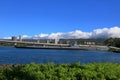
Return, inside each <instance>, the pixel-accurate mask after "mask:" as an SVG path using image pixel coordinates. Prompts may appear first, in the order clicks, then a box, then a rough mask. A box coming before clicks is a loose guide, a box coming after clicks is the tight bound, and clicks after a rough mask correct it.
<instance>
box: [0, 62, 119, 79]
mask: <svg viewBox="0 0 120 80" xmlns="http://www.w3.org/2000/svg"><path fill="white" fill-rule="evenodd" d="M0 80H120V64H118V63H89V64H82V65H80V63H79V62H78V63H75V64H54V63H48V64H35V63H31V64H25V65H3V66H0Z"/></svg>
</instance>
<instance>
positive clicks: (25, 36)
mask: <svg viewBox="0 0 120 80" xmlns="http://www.w3.org/2000/svg"><path fill="white" fill-rule="evenodd" d="M30 38H31V36H28V35H22V39H30ZM18 39H19V37H18Z"/></svg>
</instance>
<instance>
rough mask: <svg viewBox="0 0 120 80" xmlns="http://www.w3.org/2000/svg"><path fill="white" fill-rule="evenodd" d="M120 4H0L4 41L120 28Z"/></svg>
mask: <svg viewBox="0 0 120 80" xmlns="http://www.w3.org/2000/svg"><path fill="white" fill-rule="evenodd" d="M119 4H120V0H0V38H3V37H7V36H13V35H17V36H18V35H20V34H21V35H29V36H34V35H38V34H40V33H46V34H51V33H53V32H54V33H57V32H63V33H66V32H70V31H75V30H81V31H83V32H92V31H93V30H95V29H102V28H111V27H114V26H118V27H119V26H120V5H119Z"/></svg>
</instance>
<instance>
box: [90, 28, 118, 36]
mask: <svg viewBox="0 0 120 80" xmlns="http://www.w3.org/2000/svg"><path fill="white" fill-rule="evenodd" d="M110 37H112V38H120V28H119V27H112V28H103V29H96V30H93V32H92V34H91V37H90V38H110Z"/></svg>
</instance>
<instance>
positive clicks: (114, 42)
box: [104, 38, 120, 47]
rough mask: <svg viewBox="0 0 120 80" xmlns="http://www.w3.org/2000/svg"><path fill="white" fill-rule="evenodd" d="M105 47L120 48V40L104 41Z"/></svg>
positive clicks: (110, 39)
mask: <svg viewBox="0 0 120 80" xmlns="http://www.w3.org/2000/svg"><path fill="white" fill-rule="evenodd" d="M104 43H105V45H108V46H115V47H120V38H109V39H106V40H105V41H104Z"/></svg>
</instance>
